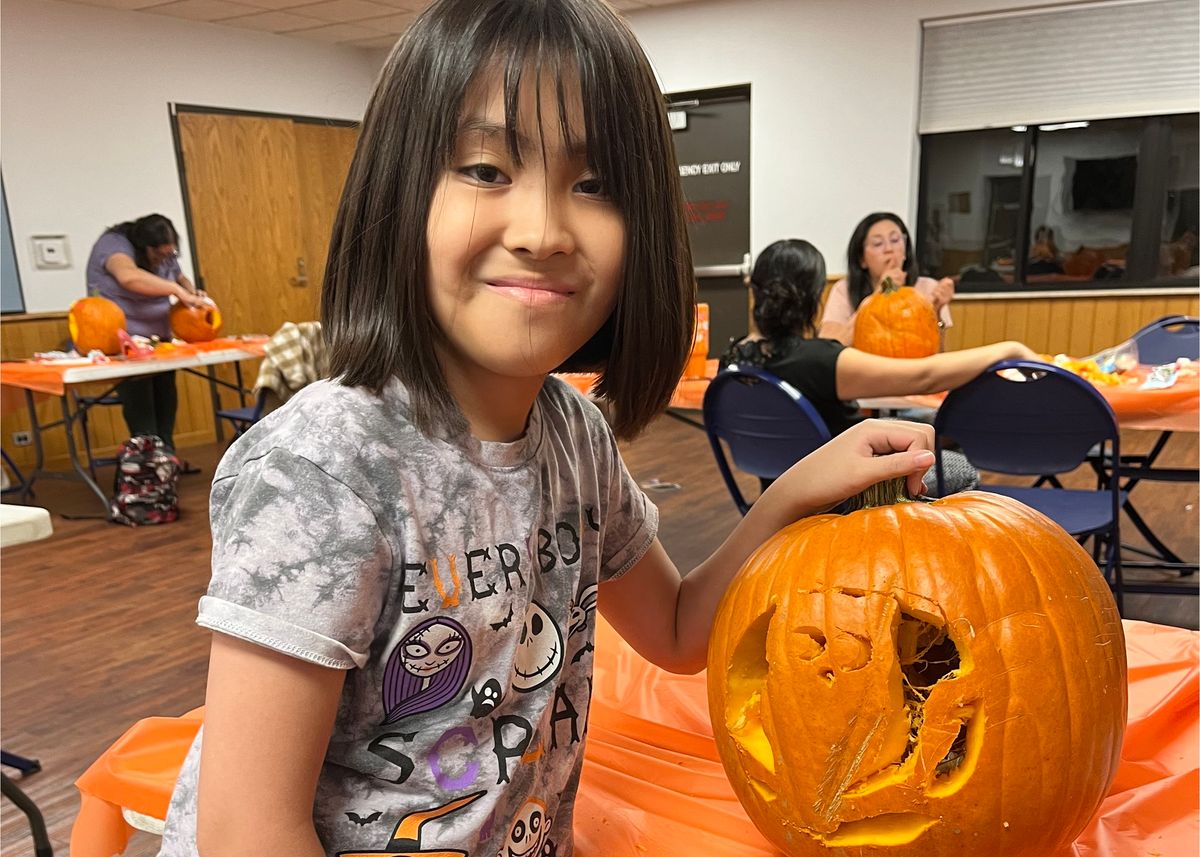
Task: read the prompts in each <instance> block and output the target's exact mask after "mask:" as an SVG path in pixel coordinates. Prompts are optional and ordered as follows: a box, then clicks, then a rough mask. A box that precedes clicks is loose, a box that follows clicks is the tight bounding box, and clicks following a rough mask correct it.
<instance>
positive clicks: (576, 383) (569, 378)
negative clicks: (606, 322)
mask: <svg viewBox="0 0 1200 857" xmlns="http://www.w3.org/2000/svg"><path fill="white" fill-rule="evenodd" d="M719 362H720V361H719V360H715V359H713V360H706V361H705V362H704V371H705V377H703V378H682V379H680V381H679V383H678V384H677V385H676V386H675V392H674V393H672V394H671V403H670V405H669V406H668V407H672V408H685V409H688V410H696V411H698V410H700V408H701V406H702V405H703V404H704V393H705V391H706V390H707V389H708V384H709V382H710V381H712V379H713V378H715V377H717V365H718V363H719ZM557 377H559V378H561V379H562V380H564V381H566V382H567V383H568V384H570V385H571V386H572V387H574V388H575V389H576V390H578V391H579V392H581V393H583V394H584V395H585V396H586V395H588V393H590V392H591V391H592V387H594V386H595V385H596V382H597V381H599V380H600V376H599V375H597V374H596V373H595V372H561V373H559V374H558V375H557Z"/></svg>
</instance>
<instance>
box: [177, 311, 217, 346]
mask: <svg viewBox="0 0 1200 857" xmlns="http://www.w3.org/2000/svg"><path fill="white" fill-rule="evenodd" d="M171 331H172V333H174V334H175V335H176V336H177V337H179V338H180V339H182V340H183V341H184V342H211V341H212V340H214V339H216V338H217V334H218V333H220V332H221V311H220V310H219V309H217V305H216V304H214V303H208V304H205V305H204V306H201V307H189V306H188V305H187V304H185V303H182V302H180V303H177V304H175V306H173V307H171Z"/></svg>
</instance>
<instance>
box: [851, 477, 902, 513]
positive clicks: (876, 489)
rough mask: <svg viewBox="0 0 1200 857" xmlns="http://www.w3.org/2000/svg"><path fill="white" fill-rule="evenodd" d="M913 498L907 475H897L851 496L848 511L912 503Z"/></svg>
mask: <svg viewBox="0 0 1200 857" xmlns="http://www.w3.org/2000/svg"><path fill="white" fill-rule="evenodd" d="M912 499H913V498H912V497H910V496H909V495H908V479H907V477H905V476H897V477H896V478H895V479H885V480H884V481H883V482H876V483H875V484H874V485H872V486H870V487H869V488H867V489H866V490H864V491H863V492H862V493H861V494H857V495H855V496H854V497H851V498H850V499H849V500H847V501H846V507H847V508H846V512H847V513H850V512H857V511H859V510H860V509H877V508H879V507H880V506H895V505H897V504H899V503H911V502H912Z"/></svg>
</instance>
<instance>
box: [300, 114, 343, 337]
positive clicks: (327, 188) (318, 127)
mask: <svg viewBox="0 0 1200 857" xmlns="http://www.w3.org/2000/svg"><path fill="white" fill-rule="evenodd" d="M293 127H294V131H295V135H296V169H297V172H298V183H299V188H300V233H301V236H302V245H303V247H304V253H303V259H304V266H305V268H306V269H307V273H308V280H309V284H308V290H309V293H310V295H311V297H312V300H313V301H314V303H313V304H312V307H313V314H312V318H317V316H318V315H319V310H320V300H319V298H320V294H321V283H322V282H323V280H324V277H325V262H326V259H327V258H328V253H329V236H330V234H331V233H332V232H333V218H334V215H335V214H336V212H337V207H338V202H339V201H340V200H341V198H342V186H343V185H344V184H345V183H346V173H347V172H349V170H350V160H351V159H352V158H353V157H354V147H355V145H356V144H357V143H358V129H357V128H347V127H345V126H336V125H325V124H318V123H315V122H295V123H293Z"/></svg>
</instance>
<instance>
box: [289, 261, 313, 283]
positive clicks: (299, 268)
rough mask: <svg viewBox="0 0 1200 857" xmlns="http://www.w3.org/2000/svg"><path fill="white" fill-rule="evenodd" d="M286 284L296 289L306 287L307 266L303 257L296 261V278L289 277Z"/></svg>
mask: <svg viewBox="0 0 1200 857" xmlns="http://www.w3.org/2000/svg"><path fill="white" fill-rule="evenodd" d="M288 282H289V283H291V284H292V285H293V286H297V287H303V286H307V285H308V266H307V265H306V264H304V257H303V256H300V257H299V258H297V259H296V276H294V277H291V278H290V279H289V280H288Z"/></svg>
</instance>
